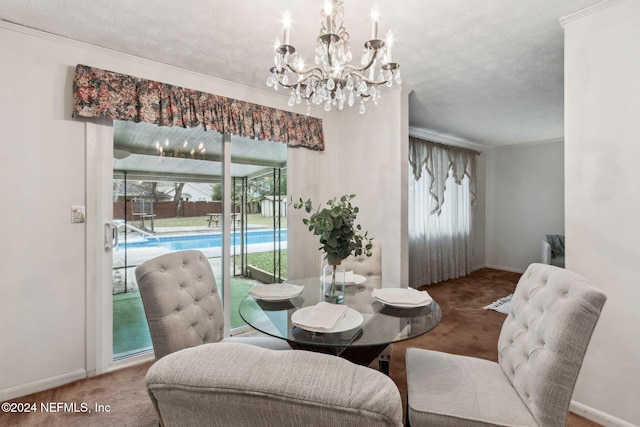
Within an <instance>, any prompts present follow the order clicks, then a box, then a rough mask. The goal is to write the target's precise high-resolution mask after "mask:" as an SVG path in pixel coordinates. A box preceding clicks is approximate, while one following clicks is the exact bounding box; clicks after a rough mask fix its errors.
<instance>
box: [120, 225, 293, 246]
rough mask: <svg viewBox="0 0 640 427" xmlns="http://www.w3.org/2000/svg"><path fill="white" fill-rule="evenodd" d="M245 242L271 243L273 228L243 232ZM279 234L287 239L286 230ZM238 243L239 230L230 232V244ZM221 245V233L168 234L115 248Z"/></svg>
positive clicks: (283, 238)
mask: <svg viewBox="0 0 640 427" xmlns="http://www.w3.org/2000/svg"><path fill="white" fill-rule="evenodd" d="M245 236H246V239H247V244H248V245H251V244H256V243H271V242H273V240H274V232H273V230H260V231H248V232H247V233H245ZM278 236H280V238H281V240H282V241H283V242H286V241H287V230H286V229H283V230H281V231H280V232H279V233H278V231H276V233H275V237H276V239H277V238H278ZM239 244H240V232H235V233H231V245H239ZM220 246H222V234H221V233H206V234H202V233H201V234H175V235H170V236H157V237H149V238H146V239H145V240H136V241H132V242H127V243H126V244H125V243H124V242H122V241H121V242H120V243H119V244H118V247H117V249H116V250H125V249H134V248H156V247H161V248H167V249H169V250H172V251H180V250H186V249H202V248H219V247H220Z"/></svg>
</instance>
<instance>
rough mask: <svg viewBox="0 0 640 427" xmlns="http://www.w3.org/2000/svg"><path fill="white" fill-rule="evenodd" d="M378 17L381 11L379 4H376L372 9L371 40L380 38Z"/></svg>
mask: <svg viewBox="0 0 640 427" xmlns="http://www.w3.org/2000/svg"><path fill="white" fill-rule="evenodd" d="M378 18H380V11H379V10H378V5H377V4H374V5H373V8H372V9H371V40H376V39H377V38H378Z"/></svg>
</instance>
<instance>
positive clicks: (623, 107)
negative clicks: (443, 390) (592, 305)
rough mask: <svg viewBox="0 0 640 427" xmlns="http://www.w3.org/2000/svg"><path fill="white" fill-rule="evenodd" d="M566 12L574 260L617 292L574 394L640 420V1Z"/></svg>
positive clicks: (569, 220) (570, 248)
mask: <svg viewBox="0 0 640 427" xmlns="http://www.w3.org/2000/svg"><path fill="white" fill-rule="evenodd" d="M589 12H591V13H582V14H577V15H574V16H572V17H570V18H567V20H566V21H565V108H566V113H565V175H566V184H565V188H566V199H565V200H566V203H565V206H566V236H567V257H566V262H567V268H568V269H570V270H573V271H575V272H577V273H579V274H581V275H583V276H585V277H586V278H587V279H589V280H591V281H592V282H593V283H594V284H595V285H596V286H597V287H599V288H600V289H601V290H602V291H604V292H605V293H606V294H607V297H608V300H607V303H606V304H605V307H604V310H603V313H602V315H601V317H600V320H599V323H598V325H597V327H596V330H595V332H594V335H593V337H592V340H591V344H590V346H589V350H588V352H587V355H586V358H585V360H584V364H583V366H582V371H581V373H580V377H579V378H578V383H577V385H576V390H575V393H574V400H575V401H577V402H579V403H580V404H582V405H584V408H583V409H584V410H585V411H586V414H587V416H589V417H590V418H594V416H595V419H596V420H600V421H601V422H602V423H604V424H605V425H614V424H618V425H621V424H622V423H621V421H620V420H625V421H626V422H628V423H632V424H635V425H640V405H638V402H639V400H640V363H639V362H640V316H639V315H638V313H639V312H640V311H639V310H638V301H640V286H638V285H639V284H640V267H639V264H638V261H639V260H640V245H639V244H638V241H639V240H640V226H639V225H638V218H640V180H639V179H638V177H637V175H638V170H639V169H638V159H640V120H639V114H640V77H639V76H640V55H639V54H638V46H639V44H638V40H640V2H639V1H637V0H626V1H609V2H604V3H603V4H601V5H600V7H599V8H595V9H591V10H589Z"/></svg>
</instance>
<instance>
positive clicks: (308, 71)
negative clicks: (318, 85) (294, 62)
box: [285, 62, 324, 81]
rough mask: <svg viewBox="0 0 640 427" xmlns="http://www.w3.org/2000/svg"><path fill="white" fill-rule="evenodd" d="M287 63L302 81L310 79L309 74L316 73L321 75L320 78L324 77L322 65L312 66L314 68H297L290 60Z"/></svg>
mask: <svg viewBox="0 0 640 427" xmlns="http://www.w3.org/2000/svg"><path fill="white" fill-rule="evenodd" d="M285 65H286V67H287V68H288V69H289V70H290V71H291V72H292V73H294V74H296V75H297V76H298V81H302V80H306V79H308V78H309V77H310V76H308V75H307V74H311V75H315V76H317V77H319V78H320V79H323V78H324V71H323V70H322V68H320V67H312V68H308V69H306V70H296V69H294V68H293V67H292V66H291V64H289V63H288V62H287V63H285Z"/></svg>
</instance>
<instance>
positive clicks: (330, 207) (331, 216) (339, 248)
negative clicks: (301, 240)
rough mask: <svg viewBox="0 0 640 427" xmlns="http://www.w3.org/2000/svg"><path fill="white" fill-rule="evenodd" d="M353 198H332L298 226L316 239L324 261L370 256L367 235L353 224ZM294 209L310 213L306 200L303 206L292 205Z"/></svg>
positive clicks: (309, 204) (311, 204)
mask: <svg viewBox="0 0 640 427" xmlns="http://www.w3.org/2000/svg"><path fill="white" fill-rule="evenodd" d="M354 197H356V195H355V194H351V195H344V196H342V197H340V200H337V198H336V197H334V198H333V199H331V200H329V201H327V203H326V204H327V206H326V207H324V208H322V209H320V206H319V207H318V209H317V210H316V211H315V212H314V213H312V214H311V216H310V217H309V218H304V219H303V220H302V222H303V223H304V224H305V225H306V226H308V227H309V231H311V232H312V233H313V234H314V235H316V236H320V244H321V245H322V246H321V247H320V248H319V249H322V250H324V252H325V253H326V254H327V255H326V258H327V261H329V262H330V263H331V262H336V261H338V260H343V259H345V258H346V257H348V256H349V255H351V254H353V255H356V256H357V255H362V254H363V253H364V254H365V255H366V256H371V247H372V245H371V240H372V239H373V238H372V237H371V238H370V237H369V236H368V232H364V234H363V233H362V227H361V226H360V224H355V221H356V216H357V215H358V212H359V209H358V207H357V206H353V205H352V204H351V200H352V199H353V198H354ZM293 207H294V208H295V209H302V208H304V210H305V211H306V212H307V213H311V211H312V210H313V203H312V202H311V200H310V199H308V200H307V201H306V202H305V201H303V200H302V198H301V199H300V200H299V201H298V202H296V203H294V204H293Z"/></svg>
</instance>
